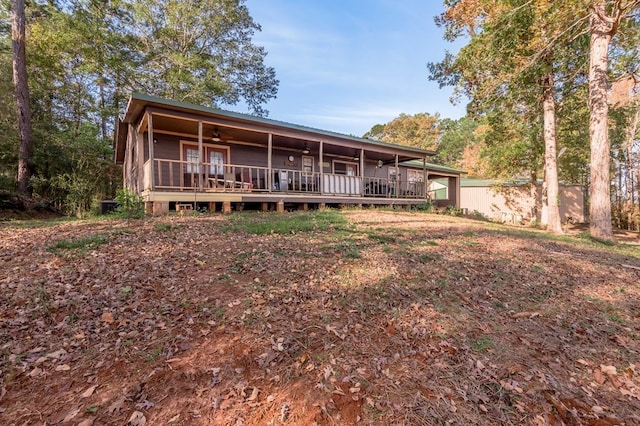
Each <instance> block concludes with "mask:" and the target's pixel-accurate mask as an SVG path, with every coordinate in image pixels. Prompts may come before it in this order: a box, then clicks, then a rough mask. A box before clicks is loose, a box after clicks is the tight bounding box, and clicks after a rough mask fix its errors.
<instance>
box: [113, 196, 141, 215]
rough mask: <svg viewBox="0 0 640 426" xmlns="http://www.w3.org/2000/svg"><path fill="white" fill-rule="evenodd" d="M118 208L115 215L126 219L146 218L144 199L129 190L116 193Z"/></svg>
mask: <svg viewBox="0 0 640 426" xmlns="http://www.w3.org/2000/svg"><path fill="white" fill-rule="evenodd" d="M116 201H117V202H118V207H117V208H116V209H115V214H117V215H118V216H120V217H122V218H126V219H142V218H143V217H144V203H143V201H142V197H140V196H139V195H136V194H135V193H133V192H132V191H131V190H129V189H119V190H118V192H117V193H116Z"/></svg>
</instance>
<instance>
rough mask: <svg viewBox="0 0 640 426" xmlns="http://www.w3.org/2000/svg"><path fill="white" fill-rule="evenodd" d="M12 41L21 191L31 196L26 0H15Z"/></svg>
mask: <svg viewBox="0 0 640 426" xmlns="http://www.w3.org/2000/svg"><path fill="white" fill-rule="evenodd" d="M11 11H12V25H11V40H12V47H13V84H14V87H15V102H16V113H17V118H18V123H17V124H18V136H19V149H18V178H17V181H18V192H20V193H22V194H25V195H29V196H30V195H31V192H32V187H31V183H30V179H31V160H32V153H33V139H32V133H31V108H30V106H29V85H28V82H27V57H26V48H25V45H26V42H25V12H24V0H12V1H11Z"/></svg>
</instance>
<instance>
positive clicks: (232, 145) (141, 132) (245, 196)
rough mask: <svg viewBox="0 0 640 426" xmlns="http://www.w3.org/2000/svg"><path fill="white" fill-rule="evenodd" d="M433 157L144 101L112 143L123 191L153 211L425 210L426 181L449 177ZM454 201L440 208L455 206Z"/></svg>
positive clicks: (138, 98)
mask: <svg viewBox="0 0 640 426" xmlns="http://www.w3.org/2000/svg"><path fill="white" fill-rule="evenodd" d="M433 154H434V153H433V152H431V151H427V150H422V149H418V148H412V147H403V146H399V145H392V144H388V143H384V142H379V141H373V140H368V139H362V138H357V137H353V136H346V135H341V134H337V133H332V132H328V131H324V130H318V129H311V128H307V127H302V126H297V125H293V124H289V123H283V122H278V121H275V120H269V119H265V118H261V117H254V116H248V115H245V114H239V113H233V112H229V111H221V110H217V109H211V108H205V107H199V106H196V105H191V104H183V103H179V102H175V101H170V100H165V99H159V98H155V97H151V96H147V95H140V94H134V95H133V96H132V98H131V100H130V101H129V105H128V107H127V111H126V112H125V115H124V116H123V117H121V119H120V120H119V123H118V133H117V136H116V161H119V162H121V163H122V164H123V177H124V182H125V187H126V188H129V189H130V190H132V191H133V192H134V193H136V194H139V195H141V196H142V197H143V199H144V200H145V201H146V202H147V203H148V204H149V206H150V207H149V209H150V210H151V211H154V212H162V211H167V210H168V209H169V208H170V207H173V204H174V203H185V202H193V203H216V202H220V203H293V204H300V205H302V206H303V207H304V206H305V205H309V204H312V205H314V204H317V205H325V204H365V205H395V204H398V205H412V204H419V203H426V202H429V201H431V194H430V193H429V191H428V188H429V180H430V179H435V178H443V177H447V178H449V177H452V176H451V170H452V169H449V170H448V174H447V173H445V174H444V175H443V174H442V173H441V172H440V171H438V170H437V166H436V167H435V168H434V166H433V165H430V164H429V163H428V161H427V160H428V158H429V156H431V155H433ZM455 172H457V171H455ZM453 179H454V180H455V179H458V181H459V172H458V175H457V177H456V176H453ZM458 185H459V184H458ZM454 187H456V185H455V182H454ZM453 195H454V197H452V198H451V199H449V200H443V201H440V202H441V203H448V204H449V205H454V206H459V200H458V197H457V193H455V191H454V194H453Z"/></svg>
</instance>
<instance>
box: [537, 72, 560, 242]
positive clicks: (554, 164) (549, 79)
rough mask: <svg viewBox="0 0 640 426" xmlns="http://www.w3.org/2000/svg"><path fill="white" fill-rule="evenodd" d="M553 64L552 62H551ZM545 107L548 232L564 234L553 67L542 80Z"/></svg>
mask: <svg viewBox="0 0 640 426" xmlns="http://www.w3.org/2000/svg"><path fill="white" fill-rule="evenodd" d="M549 62H551V61H549ZM542 93H543V105H544V115H543V119H544V180H545V186H546V189H547V191H546V195H547V198H546V202H545V204H546V206H547V230H549V231H551V232H553V233H555V234H562V224H561V223H560V208H559V206H558V201H559V199H560V197H559V193H560V192H559V190H558V160H557V158H556V101H555V99H554V96H553V69H552V68H551V65H550V66H549V70H548V71H547V73H546V75H545V76H544V77H543V80H542Z"/></svg>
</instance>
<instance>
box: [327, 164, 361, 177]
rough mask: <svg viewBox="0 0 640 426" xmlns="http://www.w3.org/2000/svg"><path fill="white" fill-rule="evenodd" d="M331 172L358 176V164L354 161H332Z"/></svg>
mask: <svg viewBox="0 0 640 426" xmlns="http://www.w3.org/2000/svg"><path fill="white" fill-rule="evenodd" d="M333 173H334V174H336V175H347V176H358V165H357V164H356V163H346V162H344V161H334V162H333Z"/></svg>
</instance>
